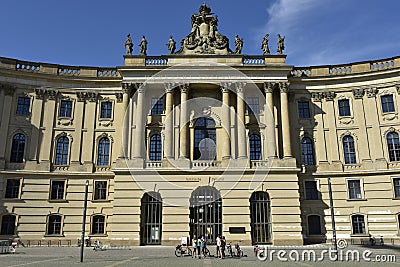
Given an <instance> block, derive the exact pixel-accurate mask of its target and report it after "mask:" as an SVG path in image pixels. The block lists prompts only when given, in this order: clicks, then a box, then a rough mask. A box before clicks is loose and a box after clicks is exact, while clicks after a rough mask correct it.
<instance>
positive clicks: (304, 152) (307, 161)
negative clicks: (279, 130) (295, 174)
mask: <svg viewBox="0 0 400 267" xmlns="http://www.w3.org/2000/svg"><path fill="white" fill-rule="evenodd" d="M301 160H302V162H303V164H304V165H315V162H314V147H313V141H312V140H311V138H308V137H304V138H303V139H301Z"/></svg>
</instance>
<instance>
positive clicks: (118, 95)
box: [115, 93, 124, 103]
mask: <svg viewBox="0 0 400 267" xmlns="http://www.w3.org/2000/svg"><path fill="white" fill-rule="evenodd" d="M123 95H124V94H123V93H115V97H116V98H117V103H122V99H123Z"/></svg>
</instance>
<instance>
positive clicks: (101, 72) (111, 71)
mask: <svg viewBox="0 0 400 267" xmlns="http://www.w3.org/2000/svg"><path fill="white" fill-rule="evenodd" d="M97 77H99V78H102V77H105V78H110V77H112V78H114V77H121V75H120V73H119V71H118V70H117V69H116V68H104V69H98V70H97Z"/></svg>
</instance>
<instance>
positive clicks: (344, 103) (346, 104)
mask: <svg viewBox="0 0 400 267" xmlns="http://www.w3.org/2000/svg"><path fill="white" fill-rule="evenodd" d="M338 104H339V116H351V112H350V101H349V100H348V99H341V100H339V101H338Z"/></svg>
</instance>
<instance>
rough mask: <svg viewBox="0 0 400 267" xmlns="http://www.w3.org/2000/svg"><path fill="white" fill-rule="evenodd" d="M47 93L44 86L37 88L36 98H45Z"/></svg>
mask: <svg viewBox="0 0 400 267" xmlns="http://www.w3.org/2000/svg"><path fill="white" fill-rule="evenodd" d="M45 94H46V90H45V89H42V88H35V98H36V99H44V96H45Z"/></svg>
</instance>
